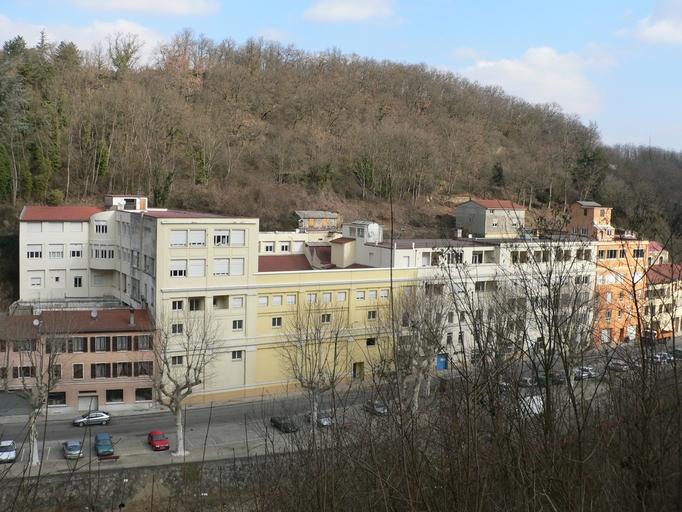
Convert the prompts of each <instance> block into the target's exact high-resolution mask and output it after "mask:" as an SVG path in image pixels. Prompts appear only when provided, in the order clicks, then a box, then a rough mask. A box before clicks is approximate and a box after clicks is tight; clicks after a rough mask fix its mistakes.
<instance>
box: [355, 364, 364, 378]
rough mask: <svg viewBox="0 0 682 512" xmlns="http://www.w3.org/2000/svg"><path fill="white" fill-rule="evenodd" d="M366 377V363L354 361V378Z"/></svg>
mask: <svg viewBox="0 0 682 512" xmlns="http://www.w3.org/2000/svg"><path fill="white" fill-rule="evenodd" d="M364 377H365V363H353V378H354V379H360V380H362V379H363V378H364Z"/></svg>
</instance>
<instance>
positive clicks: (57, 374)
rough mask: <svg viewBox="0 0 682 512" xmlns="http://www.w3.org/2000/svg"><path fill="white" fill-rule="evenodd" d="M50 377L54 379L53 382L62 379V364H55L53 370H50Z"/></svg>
mask: <svg viewBox="0 0 682 512" xmlns="http://www.w3.org/2000/svg"><path fill="white" fill-rule="evenodd" d="M50 377H52V380H59V379H61V378H62V365H61V364H53V365H52V368H50Z"/></svg>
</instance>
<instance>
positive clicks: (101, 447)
mask: <svg viewBox="0 0 682 512" xmlns="http://www.w3.org/2000/svg"><path fill="white" fill-rule="evenodd" d="M95 452H96V453H97V456H98V457H106V456H107V455H113V454H114V443H113V442H112V440H111V436H110V435H109V434H97V435H96V436H95Z"/></svg>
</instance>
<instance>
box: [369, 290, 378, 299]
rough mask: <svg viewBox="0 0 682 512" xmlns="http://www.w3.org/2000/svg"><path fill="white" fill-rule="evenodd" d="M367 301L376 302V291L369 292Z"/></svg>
mask: <svg viewBox="0 0 682 512" xmlns="http://www.w3.org/2000/svg"><path fill="white" fill-rule="evenodd" d="M369 300H377V291H376V290H370V291H369Z"/></svg>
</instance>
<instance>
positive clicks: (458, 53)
mask: <svg viewBox="0 0 682 512" xmlns="http://www.w3.org/2000/svg"><path fill="white" fill-rule="evenodd" d="M452 56H453V57H454V58H455V59H457V60H476V59H482V58H483V57H484V56H485V54H484V53H483V52H479V51H478V50H474V49H473V48H469V47H468V46H462V47H461V48H455V49H454V50H452Z"/></svg>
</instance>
